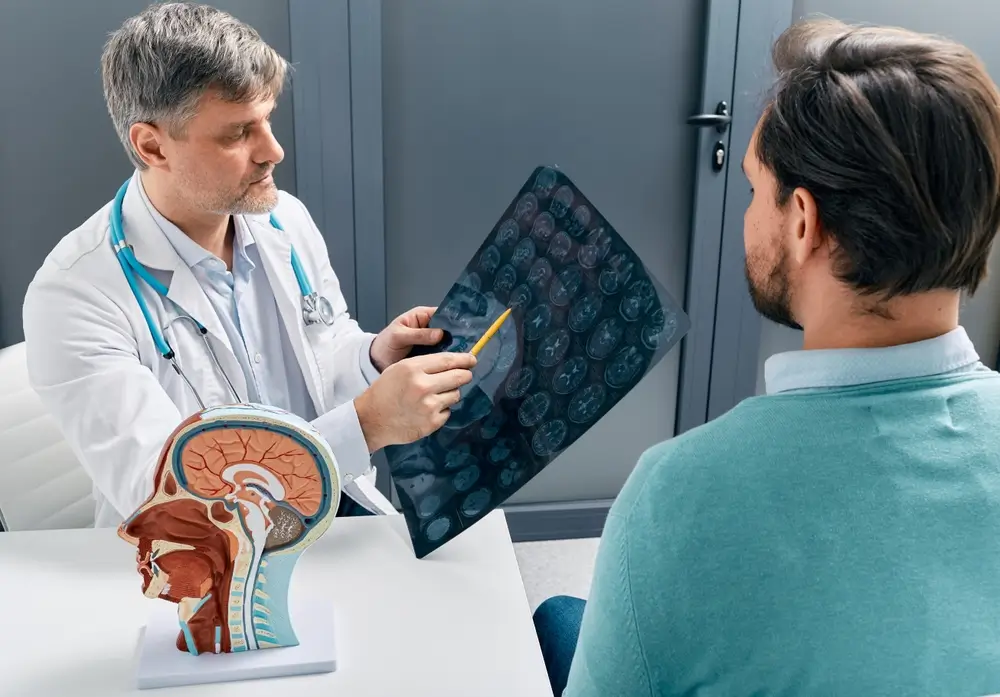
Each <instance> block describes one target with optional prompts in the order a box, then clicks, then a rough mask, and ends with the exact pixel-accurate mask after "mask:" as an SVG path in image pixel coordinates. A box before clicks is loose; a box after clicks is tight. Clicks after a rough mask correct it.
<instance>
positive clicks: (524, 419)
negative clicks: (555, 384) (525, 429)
mask: <svg viewBox="0 0 1000 697" xmlns="http://www.w3.org/2000/svg"><path fill="white" fill-rule="evenodd" d="M551 406H552V397H551V396H550V395H549V393H548V392H536V393H535V394H533V395H531V396H530V397H528V398H527V399H526V400H524V401H523V402H521V408H520V409H518V410H517V418H518V420H519V421H520V422H521V425H522V426H534V425H535V424H537V423H538V422H539V421H541V420H542V419H544V418H545V415H546V414H548V413H549V407H551Z"/></svg>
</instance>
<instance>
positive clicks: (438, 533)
mask: <svg viewBox="0 0 1000 697" xmlns="http://www.w3.org/2000/svg"><path fill="white" fill-rule="evenodd" d="M451 529H452V522H451V519H450V518H449V517H448V516H441V517H440V518H435V519H434V520H432V521H431V522H430V523H429V524H428V525H427V527H426V528H424V529H423V532H424V535H425V536H426V537H427V539H428V541H430V542H432V543H434V542H439V541H440V540H443V539H444V538H445V536H446V535H447V534H448V533H449V532H451Z"/></svg>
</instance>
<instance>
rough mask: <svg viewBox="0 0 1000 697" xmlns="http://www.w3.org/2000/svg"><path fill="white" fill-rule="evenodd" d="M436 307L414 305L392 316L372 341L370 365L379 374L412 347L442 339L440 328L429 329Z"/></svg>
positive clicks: (427, 344) (400, 358) (403, 356)
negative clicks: (408, 309)
mask: <svg viewBox="0 0 1000 697" xmlns="http://www.w3.org/2000/svg"><path fill="white" fill-rule="evenodd" d="M436 309H437V308H436V307H415V308H413V309H412V310H410V311H409V312H405V313H403V314H401V315H400V316H399V317H397V318H396V319H394V320H393V321H392V322H391V323H390V324H389V326H388V327H386V328H385V329H383V330H382V331H381V333H379V335H378V336H376V337H375V341H373V342H372V347H371V359H372V365H374V366H375V368H376V370H378V371H379V372H380V373H381V372H384V371H385V369H386V368H388V367H389V366H390V365H392V364H394V363H397V362H399V361H401V360H403V359H404V358H406V356H407V355H408V354H409V353H410V349H412V348H413V347H414V346H433V345H434V344H436V343H438V342H439V341H441V340H442V339H443V338H444V332H443V331H442V330H440V329H429V328H428V327H427V325H428V324H430V321H431V315H433V314H434V311H435V310H436Z"/></svg>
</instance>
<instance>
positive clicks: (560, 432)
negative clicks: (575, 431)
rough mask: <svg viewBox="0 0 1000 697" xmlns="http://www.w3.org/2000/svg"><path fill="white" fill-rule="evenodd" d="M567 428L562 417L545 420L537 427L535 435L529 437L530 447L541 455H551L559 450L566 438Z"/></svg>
mask: <svg viewBox="0 0 1000 697" xmlns="http://www.w3.org/2000/svg"><path fill="white" fill-rule="evenodd" d="M567 432H568V429H567V427H566V422H565V421H563V420H562V419H553V420H552V421H547V422H545V423H544V424H542V425H541V426H539V427H538V430H537V431H535V435H534V436H532V438H531V449H532V450H534V451H535V452H536V453H538V454H539V455H541V456H542V457H546V456H548V455H552V454H553V453H555V452H557V451H558V450H559V446H561V445H562V443H563V441H564V440H565V439H566V433H567Z"/></svg>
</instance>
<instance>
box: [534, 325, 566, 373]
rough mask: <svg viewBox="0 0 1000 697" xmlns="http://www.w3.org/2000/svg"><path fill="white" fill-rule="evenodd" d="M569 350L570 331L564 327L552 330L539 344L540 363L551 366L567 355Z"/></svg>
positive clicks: (547, 366) (546, 366) (543, 365)
mask: <svg viewBox="0 0 1000 697" xmlns="http://www.w3.org/2000/svg"><path fill="white" fill-rule="evenodd" d="M567 351H569V332H568V331H567V330H566V329H565V328H564V327H560V328H559V329H554V330H552V331H551V332H550V333H549V334H548V335H547V336H546V337H545V338H544V339H542V343H541V344H539V345H538V354H537V356H538V359H537V360H538V365H540V366H542V367H545V368H551V367H552V366H554V365H555V364H557V363H559V361H561V360H562V359H563V358H565V357H566V352H567Z"/></svg>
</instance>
